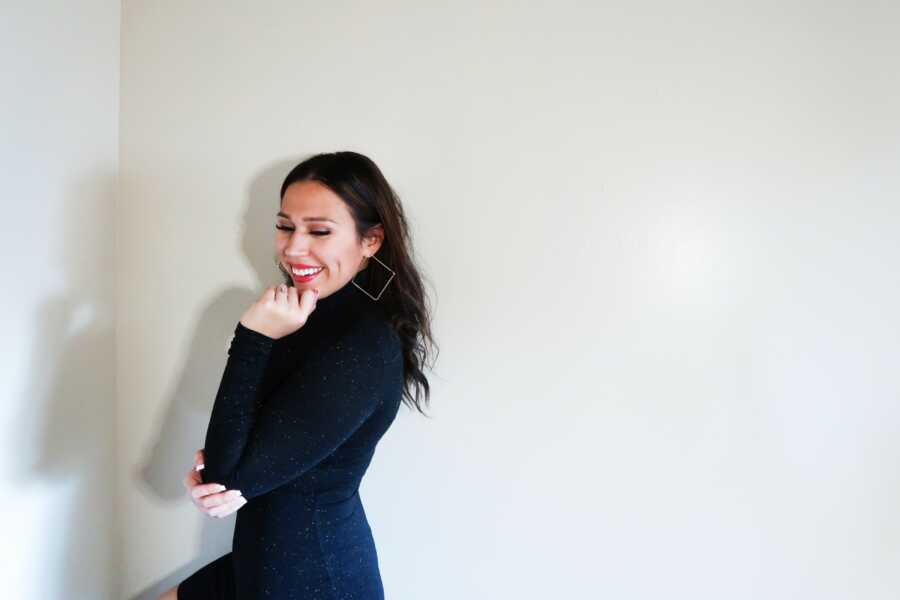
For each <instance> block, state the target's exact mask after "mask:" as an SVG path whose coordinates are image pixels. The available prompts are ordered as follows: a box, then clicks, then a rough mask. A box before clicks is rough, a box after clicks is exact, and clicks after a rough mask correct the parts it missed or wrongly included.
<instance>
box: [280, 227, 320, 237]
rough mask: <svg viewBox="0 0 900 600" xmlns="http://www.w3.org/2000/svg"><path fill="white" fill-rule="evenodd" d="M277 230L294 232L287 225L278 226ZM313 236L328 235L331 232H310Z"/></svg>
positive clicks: (318, 230)
mask: <svg viewBox="0 0 900 600" xmlns="http://www.w3.org/2000/svg"><path fill="white" fill-rule="evenodd" d="M275 229H280V230H281V231H294V228H293V227H287V226H286V225H276V226H275ZM310 233H311V234H313V235H328V234H330V233H331V232H330V231H328V230H327V229H317V230H316V231H310Z"/></svg>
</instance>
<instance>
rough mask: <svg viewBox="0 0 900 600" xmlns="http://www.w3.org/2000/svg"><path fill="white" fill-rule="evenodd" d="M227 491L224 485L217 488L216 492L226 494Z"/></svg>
mask: <svg viewBox="0 0 900 600" xmlns="http://www.w3.org/2000/svg"><path fill="white" fill-rule="evenodd" d="M225 489H226V488H225V486H224V485H220V486H218V487H216V491H217V492H224V491H225Z"/></svg>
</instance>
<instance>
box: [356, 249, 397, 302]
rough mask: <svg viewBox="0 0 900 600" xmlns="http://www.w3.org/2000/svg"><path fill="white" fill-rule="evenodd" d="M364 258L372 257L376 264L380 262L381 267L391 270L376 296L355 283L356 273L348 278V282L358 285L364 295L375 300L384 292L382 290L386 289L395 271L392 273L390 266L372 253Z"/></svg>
mask: <svg viewBox="0 0 900 600" xmlns="http://www.w3.org/2000/svg"><path fill="white" fill-rule="evenodd" d="M366 258H374V259H375V260H376V261H377V262H378V264H380V265H381V266H382V267H384V268H385V269H387V270H388V271H390V272H391V276H390V277H388V280H387V282H385V284H384V287H383V288H381V291H380V292H378V295H377V296H373V295H372V294H370V293H369V292H367V291H366V290H364V289H362V287H360V285H359V284H358V283H356V281H355V279H356V275H354V276H353V279H351V280H350V283H352V284H353V285H355V286H356V287H358V288H359V289H360V290H362V292H363V293H364V294H365V295H366V296H368V297H369V298H371V299H372V300H375V301H376V302H377V301H378V299H379V298H381V295H382V294H383V293H384V290H386V289H387V286H388V284H389V283H390V282H391V280H392V279H393V278H394V275H395V273H394V271H393V270H392V269H391V268H390V267H388V266H387V265H386V264H384V263H383V262H381V261H380V260H378V257H377V256H375V255H374V254H373V255H372V256H367V257H366Z"/></svg>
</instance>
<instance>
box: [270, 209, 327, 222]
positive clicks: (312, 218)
mask: <svg viewBox="0 0 900 600" xmlns="http://www.w3.org/2000/svg"><path fill="white" fill-rule="evenodd" d="M276 216H278V217H284V218H285V219H287V220H288V221H290V220H291V218H290V217H289V216H288V215H287V214H285V213H284V212H281V211H278V214H277V215H276ZM303 220H304V221H329V222H331V223H334V224H335V225H337V224H338V222H337V221H335V220H333V219H329V218H327V217H303Z"/></svg>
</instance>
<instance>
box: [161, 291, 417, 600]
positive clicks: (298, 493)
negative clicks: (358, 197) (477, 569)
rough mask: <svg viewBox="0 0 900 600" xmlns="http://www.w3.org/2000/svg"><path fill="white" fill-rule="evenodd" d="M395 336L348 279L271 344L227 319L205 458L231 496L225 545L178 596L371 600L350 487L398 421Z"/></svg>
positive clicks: (368, 543)
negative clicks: (233, 509) (237, 502)
mask: <svg viewBox="0 0 900 600" xmlns="http://www.w3.org/2000/svg"><path fill="white" fill-rule="evenodd" d="M402 387H403V359H402V353H401V346H400V338H399V337H398V335H397V333H396V332H395V330H394V329H393V327H392V326H391V325H390V323H389V321H388V319H387V316H386V315H385V314H383V312H382V310H381V304H379V303H378V302H376V301H374V300H372V299H371V298H369V297H368V296H366V295H365V294H364V293H363V292H362V291H361V290H359V289H358V288H356V286H354V285H353V284H352V283H347V284H346V285H345V286H344V287H342V288H341V289H339V290H338V291H336V292H334V293H332V294H331V295H329V296H326V297H323V298H320V299H319V301H318V302H317V304H316V308H315V310H313V312H312V313H310V315H309V317H308V318H307V321H306V324H305V325H304V326H303V327H302V328H300V329H299V330H297V331H296V332H294V333H292V334H290V335H287V336H285V337H282V338H279V339H277V340H276V339H272V338H270V337H268V336H266V335H263V334H261V333H259V332H256V331H253V330H251V329H248V328H246V327H244V326H243V324H241V323H240V322H238V324H237V327H236V329H235V334H234V338H233V339H232V340H231V346H230V348H229V350H228V360H227V362H226V365H225V371H224V373H223V375H222V381H221V383H220V385H219V390H218V393H217V394H216V399H215V404H214V405H213V409H212V415H211V416H210V421H209V428H208V429H207V432H206V443H205V447H204V451H205V454H206V460H205V468H204V469H203V470H202V471H201V474H202V476H203V481H204V482H205V483H220V484H222V485H224V486H225V487H226V488H227V489H235V490H240V491H241V492H242V494H243V496H244V498H246V499H247V504H245V505H244V506H243V507H241V509H240V510H238V512H237V519H236V521H235V528H234V537H233V539H232V551H231V552H229V553H228V554H225V555H224V556H222V557H220V558H219V559H217V560H215V561H213V562H211V563H209V564H207V565H206V566H204V567H202V568H201V569H199V570H198V571H196V572H195V573H194V574H192V575H191V576H190V577H188V578H187V579H185V580H184V581H183V582H182V583H181V584H180V585H179V586H178V598H179V599H180V600H199V599H213V598H215V599H216V600H222V599H237V600H261V599H264V598H270V599H275V600H350V599H353V600H376V599H377V600H382V599H383V598H384V590H383V587H382V582H381V575H380V572H379V568H378V557H377V554H376V552H375V543H374V540H373V538H372V531H371V529H370V528H369V523H368V521H367V520H366V514H365V511H364V510H363V505H362V502H361V500H360V496H359V485H360V481H361V480H362V478H363V475H364V474H365V472H366V469H367V468H368V466H369V463H370V462H371V460H372V457H373V455H374V453H375V446H376V444H377V443H378V441H379V440H380V439H381V437H382V436H383V435H384V433H385V432H386V431H387V430H388V428H389V427H390V425H391V423H392V422H393V421H394V418H395V417H396V415H397V412H398V409H399V406H400V400H401V395H402Z"/></svg>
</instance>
